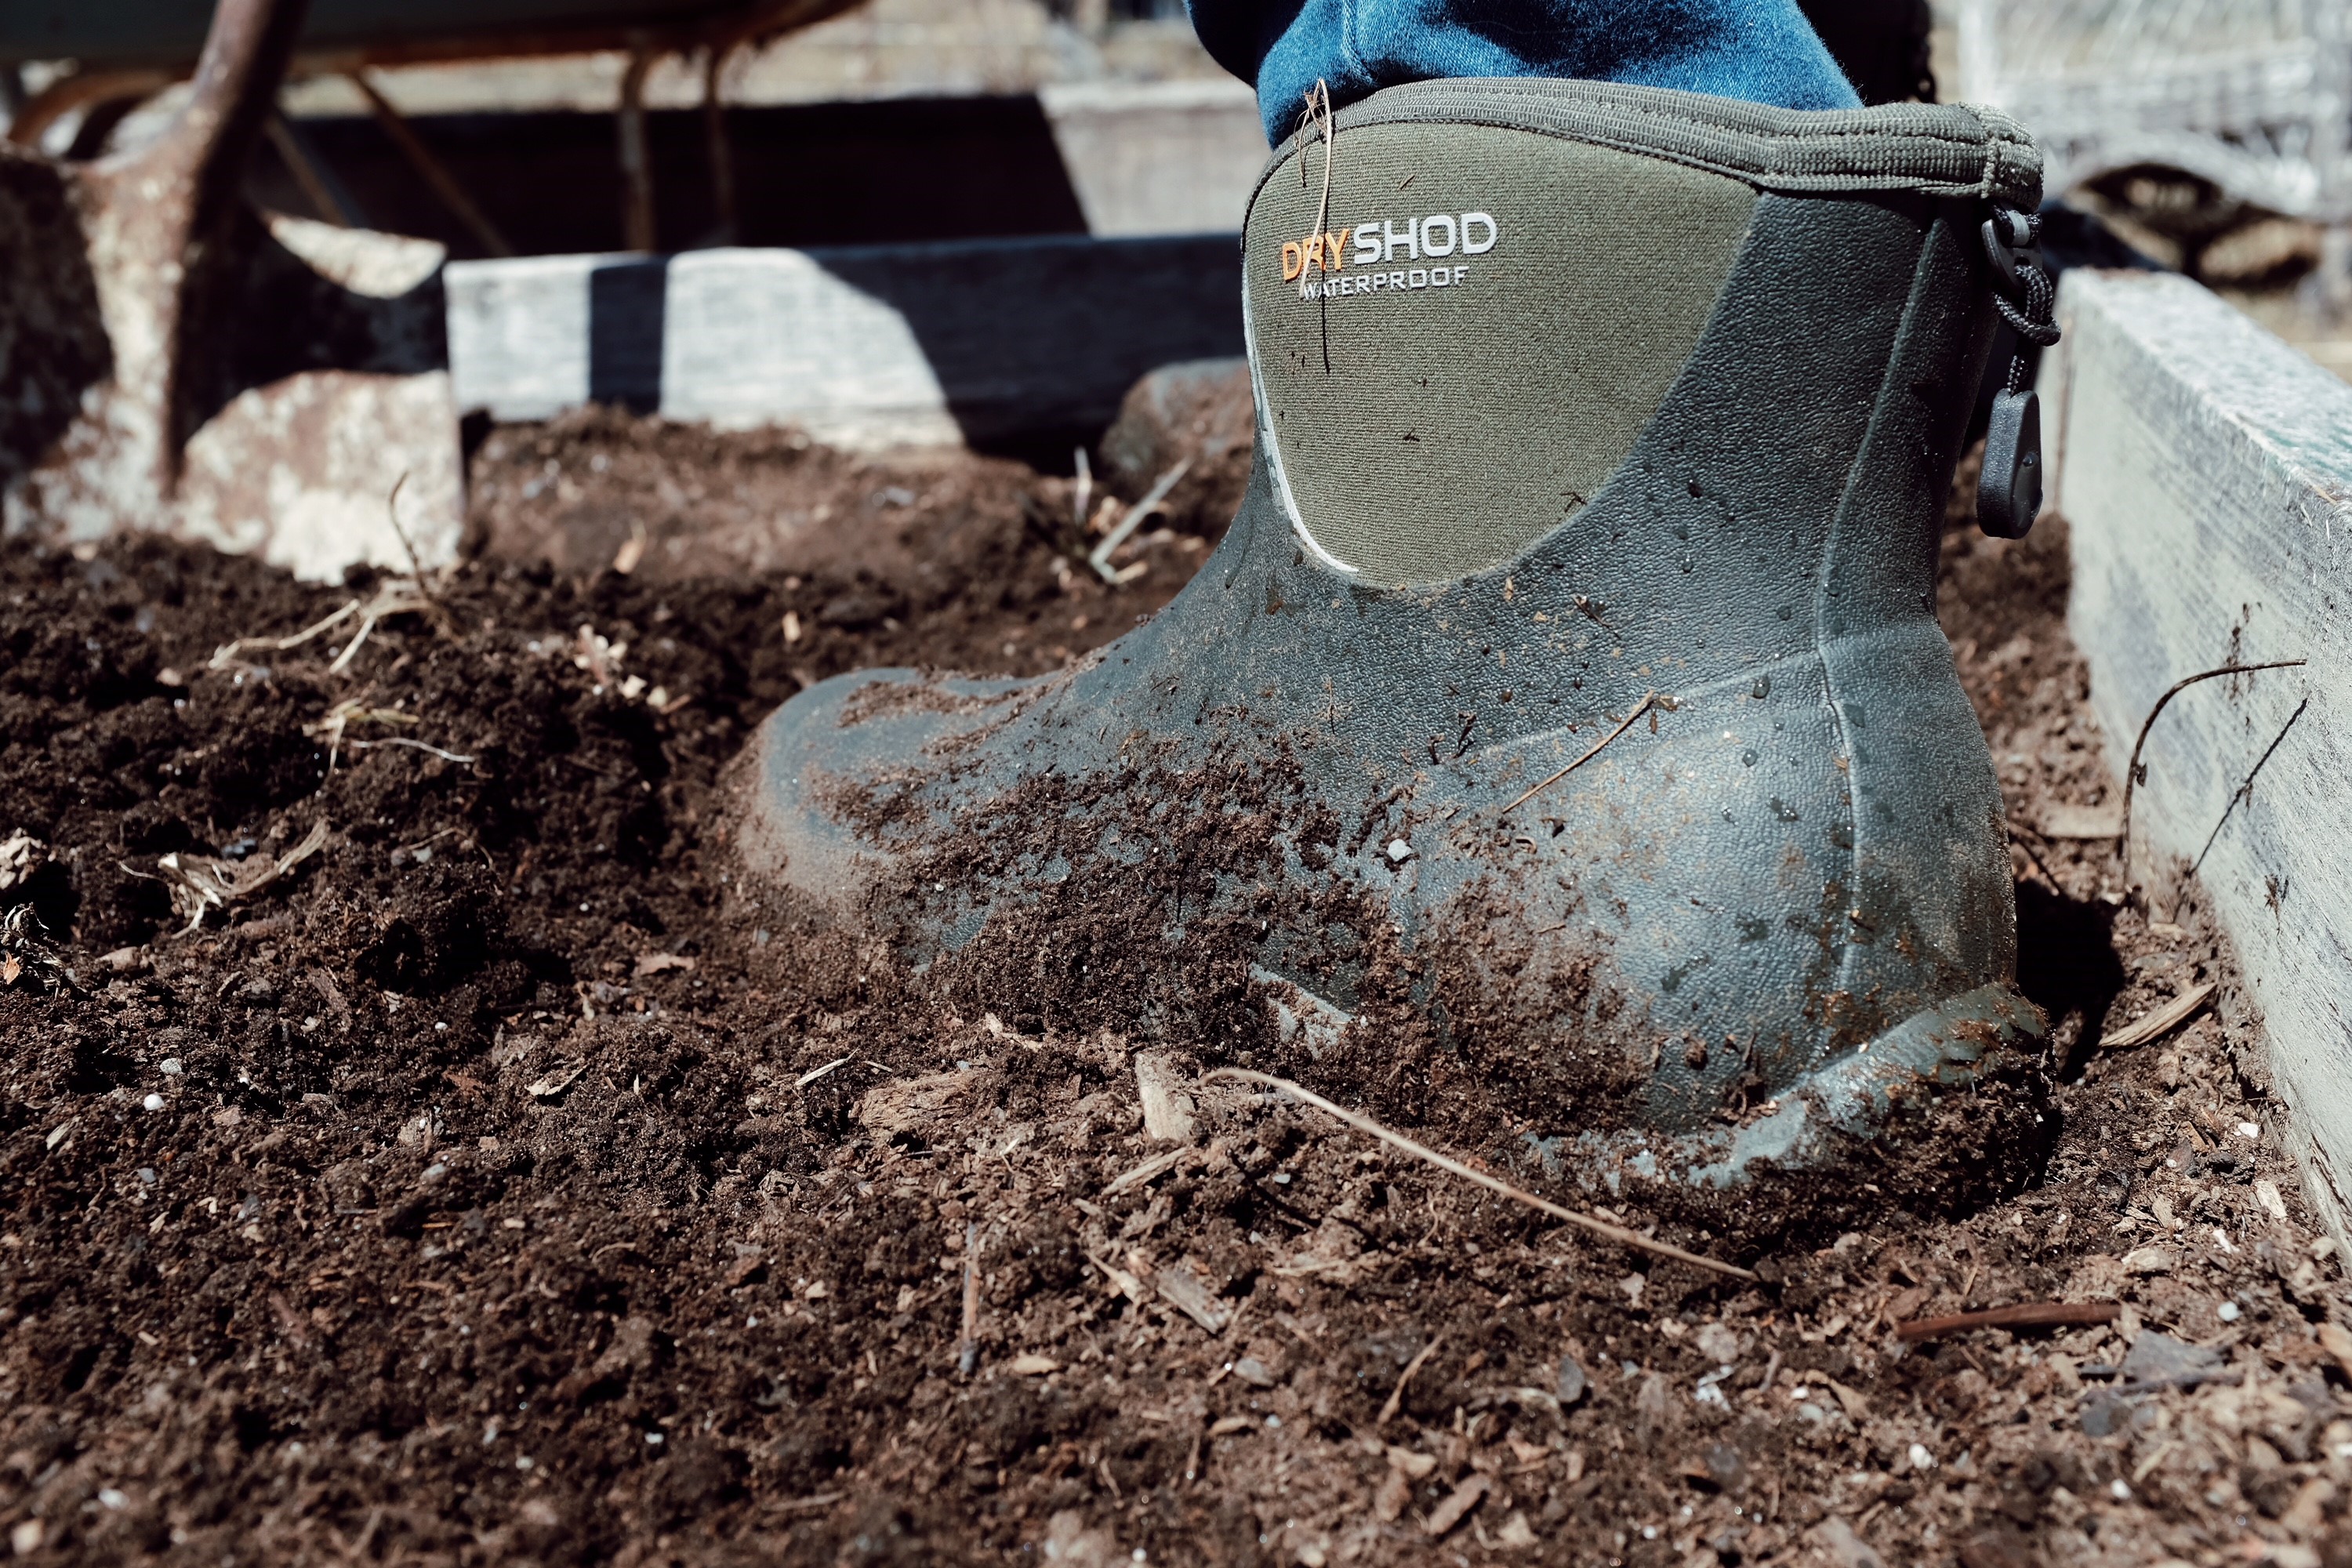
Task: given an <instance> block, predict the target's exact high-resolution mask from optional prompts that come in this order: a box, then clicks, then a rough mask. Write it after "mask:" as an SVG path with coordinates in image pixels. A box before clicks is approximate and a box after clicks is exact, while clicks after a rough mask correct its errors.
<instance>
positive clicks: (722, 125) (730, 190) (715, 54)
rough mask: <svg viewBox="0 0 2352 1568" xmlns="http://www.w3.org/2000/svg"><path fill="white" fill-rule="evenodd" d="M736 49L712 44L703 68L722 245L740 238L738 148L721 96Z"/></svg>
mask: <svg viewBox="0 0 2352 1568" xmlns="http://www.w3.org/2000/svg"><path fill="white" fill-rule="evenodd" d="M733 53H734V46H733V45H732V44H731V43H730V44H715V43H714V44H712V45H711V46H710V52H709V58H708V59H706V60H705V62H704V64H703V69H702V134H703V140H704V142H705V143H706V145H707V146H708V148H709V157H710V206H711V211H712V213H713V215H714V220H715V221H714V223H713V226H712V227H713V232H714V235H715V237H716V238H717V241H718V243H719V244H720V245H732V244H734V243H735V240H736V226H735V149H734V148H733V146H731V145H730V143H729V142H728V140H727V105H726V104H725V103H724V102H723V101H722V100H720V98H719V72H720V71H721V70H723V69H724V68H726V65H727V61H728V58H729V57H730V55H732V54H733Z"/></svg>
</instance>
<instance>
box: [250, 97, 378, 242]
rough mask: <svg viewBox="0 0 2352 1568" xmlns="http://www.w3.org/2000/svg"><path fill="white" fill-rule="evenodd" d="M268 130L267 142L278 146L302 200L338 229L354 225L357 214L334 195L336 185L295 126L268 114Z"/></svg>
mask: <svg viewBox="0 0 2352 1568" xmlns="http://www.w3.org/2000/svg"><path fill="white" fill-rule="evenodd" d="M267 129H268V132H269V144H270V145H271V146H272V147H275V148H277V149H278V158H279V160H280V161H281V162H283V163H285V165H286V172H287V173H288V174H291V175H293V176H294V183H295V184H298V185H299V186H301V187H302V196H303V199H304V200H306V201H308V202H309V203H310V205H311V207H312V209H313V210H315V211H316V212H317V213H318V215H319V216H320V217H321V218H323V219H325V220H326V221H327V222H329V223H331V224H334V225H336V226H339V227H341V228H357V227H358V226H359V219H358V217H357V216H356V215H355V214H353V213H352V210H351V208H350V207H348V206H346V205H344V203H343V200H342V198H341V196H339V195H336V194H335V187H334V186H333V185H332V184H329V183H328V180H327V177H326V175H325V174H323V173H321V172H320V168H319V165H318V163H317V162H316V160H314V159H313V158H312V157H311V156H310V149H309V148H307V147H305V146H303V145H302V141H301V138H299V137H298V136H296V135H295V134H294V128H293V127H292V126H290V125H289V124H287V123H286V116H285V115H283V114H273V115H271V116H270V117H269V124H268V127H267Z"/></svg>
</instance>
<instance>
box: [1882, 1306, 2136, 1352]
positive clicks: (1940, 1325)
mask: <svg viewBox="0 0 2352 1568" xmlns="http://www.w3.org/2000/svg"><path fill="white" fill-rule="evenodd" d="M2122 1311H2123V1309H2122V1308H2121V1307H2118V1306H2116V1304H2115V1303H2114V1302H2113V1301H2036V1302H2032V1303H2030V1304H2028V1305H2026V1306H2022V1307H1988V1308H1986V1309H1985V1310H1983V1311H1980V1312H1956V1313H1954V1314H1953V1315H1952V1316H1950V1317H1948V1318H1915V1319H1913V1320H1912V1321H1910V1322H1907V1323H1897V1324H1895V1338H1896V1339H1898V1340H1903V1341H1906V1342H1911V1343H1916V1342H1918V1341H1920V1340H1933V1339H1940V1338H1942V1337H1943V1336H1944V1335H1946V1334H1962V1333H1966V1332H1968V1331H1969V1330H1970V1329H2063V1328H2074V1327H2075V1326H2077V1325H2079V1324H2084V1323H2112V1322H2114V1321H2116V1318H2117V1317H2118V1316H2119V1315H2121V1313H2122Z"/></svg>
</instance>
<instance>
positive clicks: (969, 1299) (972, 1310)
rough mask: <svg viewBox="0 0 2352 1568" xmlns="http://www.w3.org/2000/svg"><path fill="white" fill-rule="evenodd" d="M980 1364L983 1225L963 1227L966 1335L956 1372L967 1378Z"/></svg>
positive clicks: (958, 1349)
mask: <svg viewBox="0 0 2352 1568" xmlns="http://www.w3.org/2000/svg"><path fill="white" fill-rule="evenodd" d="M979 1364H980V1224H979V1222H978V1221H977V1220H973V1221H967V1222H966V1223H965V1225H964V1227H963V1335H962V1337H961V1339H959V1340H957V1342H956V1371H957V1372H959V1373H961V1374H962V1375H964V1376H965V1377H970V1376H971V1371H972V1368H973V1367H975V1366H977V1365H979Z"/></svg>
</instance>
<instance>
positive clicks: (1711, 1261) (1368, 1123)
mask: <svg viewBox="0 0 2352 1568" xmlns="http://www.w3.org/2000/svg"><path fill="white" fill-rule="evenodd" d="M1635 711H1636V712H1639V711H1640V710H1638V709H1637V710H1635ZM1626 722H1627V723H1629V724H1630V723H1632V722H1633V721H1632V720H1631V719H1628V720H1627V721H1626ZM1604 744H1605V742H1604ZM1208 1076H1209V1077H1210V1078H1229V1079H1234V1080H1235V1081H1237V1082H1242V1083H1262V1084H1265V1085H1266V1086H1267V1087H1268V1088H1270V1089H1276V1090H1279V1091H1280V1092H1282V1093H1284V1094H1286V1095H1289V1096H1290V1097H1291V1098H1292V1099H1294V1100H1299V1101H1301V1102H1302V1103H1304V1104H1307V1105H1311V1106H1313V1107H1314V1108H1315V1109H1316V1110H1320V1111H1322V1112H1324V1113H1325V1114H1326V1115H1329V1116H1336V1117H1338V1118H1339V1120H1340V1121H1344V1122H1346V1123H1347V1124H1348V1125H1349V1126H1350V1127H1352V1128H1354V1129H1355V1130H1356V1131H1359V1132H1365V1133H1370V1135H1371V1136H1372V1137H1375V1138H1377V1139H1379V1140H1380V1141H1381V1142H1383V1143H1386V1144H1388V1145H1389V1146H1390V1147H1391V1148H1395V1149H1402V1150H1403V1151H1404V1152H1406V1153H1408V1154H1411V1155H1412V1156H1413V1157H1414V1158H1416V1159H1421V1160H1426V1161H1428V1162H1429V1163H1431V1164H1433V1165H1435V1166H1436V1167H1437V1168H1438V1169H1439V1170H1441V1171H1451V1172H1452V1173H1454V1174H1455V1175H1457V1176H1459V1177H1461V1178H1462V1179H1463V1180H1464V1181H1465V1182H1475V1183H1476V1184H1478V1185H1480V1186H1482V1187H1485V1188H1486V1190H1487V1191H1488V1192H1492V1193H1499V1194H1502V1195H1503V1196H1505V1197H1507V1198H1508V1199H1510V1200H1511V1201H1512V1202H1513V1203H1519V1204H1525V1205H1528V1207H1529V1208H1531V1209H1534V1210H1536V1211H1537V1212H1538V1213H1540V1214H1548V1215H1551V1217H1552V1218H1554V1219H1557V1220H1562V1221H1565V1222H1566V1223H1568V1224H1570V1225H1572V1226H1577V1227H1578V1228H1579V1229H1580V1230H1585V1231H1589V1232H1591V1234H1592V1235H1594V1236H1597V1237H1601V1238H1602V1239H1604V1240H1607V1241H1613V1242H1615V1243H1617V1245H1619V1246H1620V1247H1632V1248H1633V1249H1634V1250H1635V1251H1637V1252H1647V1253H1650V1254H1652V1255H1653V1256H1654V1257H1658V1258H1673V1259H1674V1260H1675V1262H1677V1263H1687V1264H1690V1265H1692V1266H1693V1267H1694V1268H1705V1269H1706V1270H1708V1271H1710V1272H1712V1273H1716V1274H1721V1275H1725V1276H1727V1277H1728V1278H1730V1279H1750V1280H1752V1279H1755V1278H1756V1275H1755V1273H1754V1272H1753V1271H1752V1270H1749V1269H1746V1268H1740V1267H1739V1266H1738V1264H1734V1263H1723V1262H1718V1261H1717V1260H1716V1259H1715V1258H1702V1257H1700V1256H1699V1255H1698V1254H1697V1253H1696V1252H1685V1251H1684V1250H1683V1249H1682V1248H1681V1247H1675V1246H1673V1245H1672V1244H1670V1243H1667V1242H1664V1241H1658V1240H1655V1239H1654V1238H1652V1237H1646V1236H1643V1234H1642V1233H1641V1232H1639V1231H1634V1230H1627V1229H1626V1228H1625V1227H1624V1226H1622V1225H1611V1224H1610V1223H1609V1222H1608V1221H1606V1220H1601V1219H1595V1218H1594V1217H1593V1216H1592V1215H1588V1214H1579V1213H1577V1212H1576V1211H1575V1210H1574V1209H1568V1208H1562V1207H1560V1205H1558V1204H1556V1203H1553V1202H1551V1201H1549V1199H1546V1198H1539V1197H1538V1196H1536V1195H1535V1194H1533V1193H1529V1192H1523V1191H1521V1190H1520V1189H1519V1188H1517V1187H1515V1186H1513V1185H1511V1184H1510V1183H1508V1182H1506V1181H1503V1180H1501V1179H1500V1178H1498V1177H1495V1176H1490V1175H1488V1174H1486V1172H1484V1171H1478V1170H1473V1169H1472V1168H1471V1167H1469V1166H1468V1165H1465V1164H1464V1163H1462V1162H1461V1161H1459V1160H1455V1159H1452V1158H1449V1157H1448V1156H1446V1155H1444V1154H1441V1153H1439V1152H1437V1151H1436V1150H1434V1149H1430V1148H1426V1147H1424V1146H1423V1145H1422V1144H1419V1143H1416V1142H1413V1141H1412V1139H1410V1138H1408V1137H1406V1136H1405V1135H1404V1134H1403V1133H1402V1132H1391V1131H1389V1129H1387V1128H1385V1127H1383V1126H1381V1124H1380V1123H1379V1122H1377V1121H1373V1120H1372V1119H1371V1118H1370V1117H1369V1116H1364V1115H1360V1114H1359V1113H1358V1112H1356V1111H1353V1110H1346V1109H1345V1108H1343V1107H1340V1106H1337V1105H1334V1104H1332V1103H1331V1102H1330V1101H1329V1100H1326V1099H1324V1098H1323V1097H1322V1096H1321V1095H1319V1094H1317V1093H1316V1092H1315V1091H1314V1090H1312V1089H1302V1088H1300V1087H1299V1086H1298V1085H1297V1084H1295V1083H1292V1082H1291V1081H1290V1080H1289V1079H1280V1078H1276V1077H1274V1076H1273V1075H1272V1074H1270V1073H1262V1072H1252V1071H1251V1070H1249V1069H1248V1068H1218V1069H1217V1070H1216V1071H1214V1072H1213V1073H1211V1074H1209V1075H1208Z"/></svg>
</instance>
